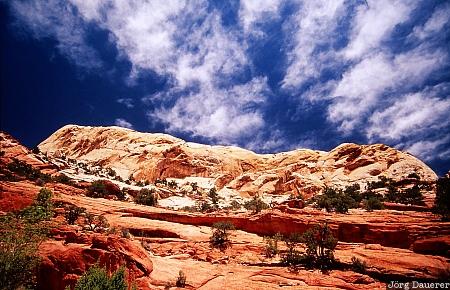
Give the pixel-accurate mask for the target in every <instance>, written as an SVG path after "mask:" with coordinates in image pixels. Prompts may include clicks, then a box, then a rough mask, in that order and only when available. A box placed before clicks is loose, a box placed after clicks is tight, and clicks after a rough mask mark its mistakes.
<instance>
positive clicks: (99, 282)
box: [74, 265, 129, 290]
mask: <svg viewBox="0 0 450 290" xmlns="http://www.w3.org/2000/svg"><path fill="white" fill-rule="evenodd" d="M128 288H129V287H128V283H127V281H126V277H125V268H124V267H120V268H119V269H118V270H117V271H116V272H115V273H113V274H112V275H111V276H109V275H108V273H107V271H106V269H105V268H101V267H100V266H98V265H94V266H92V267H90V268H89V269H88V270H87V271H86V272H85V273H84V274H83V276H81V277H80V279H78V281H77V283H76V285H75V288H74V290H128Z"/></svg>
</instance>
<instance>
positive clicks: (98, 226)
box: [84, 213, 109, 232]
mask: <svg viewBox="0 0 450 290" xmlns="http://www.w3.org/2000/svg"><path fill="white" fill-rule="evenodd" d="M84 218H85V222H86V225H87V228H88V229H89V230H91V231H93V232H102V231H104V230H105V229H107V228H108V227H109V223H108V220H107V219H106V218H105V217H104V216H102V215H94V214H92V213H86V214H85V215H84Z"/></svg>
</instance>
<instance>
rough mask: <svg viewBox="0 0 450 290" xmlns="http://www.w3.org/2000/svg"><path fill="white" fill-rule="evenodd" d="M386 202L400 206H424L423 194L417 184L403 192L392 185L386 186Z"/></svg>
mask: <svg viewBox="0 0 450 290" xmlns="http://www.w3.org/2000/svg"><path fill="white" fill-rule="evenodd" d="M386 200H388V201H390V202H396V203H402V204H414V205H424V202H423V194H422V191H421V189H420V187H419V186H418V185H417V184H416V185H414V186H413V187H410V188H407V189H404V190H398V189H396V188H395V187H394V186H392V185H391V186H388V194H387V195H386Z"/></svg>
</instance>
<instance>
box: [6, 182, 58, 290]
mask: <svg viewBox="0 0 450 290" xmlns="http://www.w3.org/2000/svg"><path fill="white" fill-rule="evenodd" d="M51 197H52V193H51V191H50V190H48V189H45V188H43V189H41V190H40V191H39V193H38V195H37V196H36V198H35V200H34V202H33V204H32V205H30V206H28V207H27V208H25V209H23V210H22V211H21V212H19V213H17V214H7V215H2V216H0V289H30V288H33V287H34V284H35V282H36V276H35V274H36V267H38V265H39V263H40V257H39V256H38V248H39V245H40V244H41V242H43V241H44V240H45V239H46V236H47V233H48V230H49V228H48V223H47V222H46V220H48V219H50V218H51V217H52V216H53V204H52V202H51Z"/></svg>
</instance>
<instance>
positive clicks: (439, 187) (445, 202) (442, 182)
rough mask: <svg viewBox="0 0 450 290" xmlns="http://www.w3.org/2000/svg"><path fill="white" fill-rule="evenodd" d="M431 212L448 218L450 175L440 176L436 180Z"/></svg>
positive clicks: (449, 208) (449, 217)
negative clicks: (434, 197)
mask: <svg viewBox="0 0 450 290" xmlns="http://www.w3.org/2000/svg"><path fill="white" fill-rule="evenodd" d="M433 212H434V213H435V214H438V215H440V216H441V218H442V219H443V220H449V219H450V177H440V178H439V179H438V180H437V182H436V199H435V201H434V206H433Z"/></svg>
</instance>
